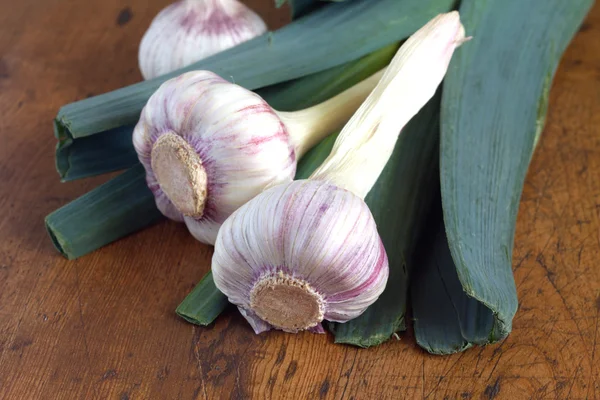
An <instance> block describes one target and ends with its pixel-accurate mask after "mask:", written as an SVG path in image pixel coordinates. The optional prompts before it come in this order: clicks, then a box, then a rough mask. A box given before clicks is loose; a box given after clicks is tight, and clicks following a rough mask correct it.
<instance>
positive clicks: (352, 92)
mask: <svg viewBox="0 0 600 400" xmlns="http://www.w3.org/2000/svg"><path fill="white" fill-rule="evenodd" d="M380 77H381V73H377V74H374V75H373V76H371V77H370V78H368V79H366V80H364V81H363V82H360V83H359V84H357V85H355V86H354V87H352V88H350V89H348V90H346V91H344V92H342V93H340V94H339V95H337V96H335V97H333V98H331V99H329V100H327V101H325V102H323V103H321V104H319V105H316V106H313V107H310V108H307V109H305V110H301V111H296V112H278V111H275V110H274V109H272V108H271V107H270V106H269V105H268V104H267V103H266V102H265V101H264V100H263V99H262V98H261V97H260V96H258V95H257V94H255V93H253V92H251V91H248V90H246V89H244V88H242V87H241V86H238V85H235V84H232V83H229V82H227V81H225V80H224V79H222V78H221V77H219V76H217V75H215V74H214V73H212V72H208V71H194V72H188V73H185V74H183V75H180V76H179V77H177V78H173V79H171V80H169V81H167V82H165V83H164V84H163V85H161V86H160V88H159V89H158V90H157V91H156V92H155V93H154V94H153V95H152V97H151V98H150V99H149V100H148V103H147V104H146V106H145V107H144V109H143V110H142V113H141V116H140V120H139V122H138V124H137V125H136V127H135V129H134V132H133V144H134V147H135V149H136V151H137V153H138V156H139V159H140V161H141V163H142V164H143V165H144V168H145V169H146V180H147V183H148V186H149V188H150V189H151V190H152V192H153V193H154V195H155V198H156V204H157V206H158V208H159V210H160V211H161V212H162V213H163V214H164V215H165V216H167V217H168V218H171V219H173V220H175V221H184V222H185V223H186V225H187V227H188V229H189V230H190V232H191V233H192V235H193V236H194V237H195V238H196V239H198V240H199V241H201V242H204V243H208V244H214V241H215V239H216V236H217V231H218V229H219V227H220V225H221V223H222V222H223V221H225V219H226V218H227V217H228V216H229V215H230V214H231V213H232V212H233V211H235V210H236V209H237V208H238V207H240V206H241V205H242V204H244V203H245V202H247V201H248V200H250V199H251V198H252V197H254V196H256V195H257V194H259V193H260V192H261V191H262V190H263V189H264V188H266V187H267V186H269V185H273V184H278V183H284V182H290V181H291V180H292V179H293V178H294V174H295V172H296V160H297V159H299V158H300V157H301V156H302V155H303V154H304V153H305V152H306V151H307V150H308V149H310V148H311V147H313V146H314V145H315V144H316V143H318V142H319V141H320V140H321V139H323V138H324V137H325V136H327V135H329V134H330V133H332V132H334V131H336V130H339V129H341V128H342V126H343V125H344V123H345V122H346V121H347V120H348V119H349V118H350V117H351V116H352V114H353V113H354V111H355V110H356V109H357V108H358V107H359V106H360V104H361V103H362V101H363V100H364V99H365V98H366V97H367V95H368V94H369V93H370V92H371V90H372V89H373V88H374V87H375V85H376V84H377V82H378V81H379V78H380Z"/></svg>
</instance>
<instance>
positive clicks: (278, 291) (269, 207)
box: [212, 12, 466, 333]
mask: <svg viewBox="0 0 600 400" xmlns="http://www.w3.org/2000/svg"><path fill="white" fill-rule="evenodd" d="M465 40H466V39H465V36H464V29H463V27H462V25H461V23H460V18H459V14H458V12H451V13H448V14H443V15H439V16H437V17H436V18H434V19H433V20H431V21H430V22H429V23H428V24H426V25H425V26H424V27H423V28H421V29H420V30H419V31H417V32H416V33H415V34H414V35H413V36H411V37H410V38H409V39H408V40H407V41H406V42H405V43H404V45H403V46H402V47H401V48H400V49H399V51H398V53H397V54H396V56H395V57H394V59H393V60H392V62H391V63H390V65H389V66H388V68H387V70H386V72H385V74H384V75H383V77H382V78H381V81H380V82H379V84H378V85H377V87H376V88H375V89H374V90H373V92H372V93H371V94H370V95H369V97H368V98H367V100H366V101H365V102H364V104H363V105H362V106H361V107H360V108H359V109H358V111H357V112H356V114H354V116H353V117H352V119H351V120H350V121H349V122H348V124H347V125H346V126H345V127H344V129H343V130H342V132H341V133H340V135H339V137H338V139H337V140H336V142H335V145H334V147H333V149H332V152H331V154H330V156H329V157H328V158H327V159H326V160H325V162H324V163H323V164H322V165H321V166H320V167H319V168H318V169H317V170H316V171H315V172H314V173H313V174H312V175H311V177H310V178H309V179H307V180H301V181H294V182H288V183H284V184H280V185H277V186H273V187H271V188H269V189H267V190H265V191H264V192H263V193H261V194H260V195H258V196H256V197H255V198H253V199H252V200H250V201H249V202H248V203H246V204H245V205H243V206H242V207H240V208H239V209H238V210H237V211H235V212H234V213H233V214H232V215H231V216H230V217H229V218H228V219H227V220H226V221H225V222H224V223H223V225H222V226H221V230H220V231H219V234H218V236H217V241H216V244H215V252H214V255H213V260H212V272H213V277H214V280H215V284H216V285H217V288H218V289H219V290H221V291H222V292H223V293H224V294H225V295H226V296H227V297H228V298H229V301H230V302H231V303H233V304H235V305H237V306H238V308H239V309H240V311H241V313H242V315H244V317H245V318H246V319H247V320H248V322H249V323H250V324H251V325H252V327H253V328H254V330H255V331H256V332H257V333H260V332H262V331H265V330H268V329H271V328H277V329H281V330H284V331H287V332H297V331H300V330H304V329H309V330H313V331H318V332H322V331H323V329H322V326H321V322H322V321H323V320H324V319H325V320H329V321H336V322H345V321H348V320H350V319H353V318H355V317H357V316H359V315H360V314H361V313H363V312H364V310H365V309H366V308H367V307H368V306H369V305H371V304H372V303H373V302H375V300H376V299H377V298H378V297H379V295H380V294H381V293H382V292H383V290H384V288H385V285H386V282H387V278H388V261H387V256H386V253H385V250H384V248H383V244H382V241H381V239H380V238H379V235H378V233H377V227H376V224H375V221H374V219H373V216H372V214H371V212H370V211H369V208H368V206H367V205H366V203H365V202H364V200H363V199H364V197H365V196H366V195H367V193H368V192H369V190H370V189H371V187H372V186H373V185H374V184H375V181H376V180H377V178H378V177H379V174H380V173H381V171H382V170H383V168H384V166H385V164H386V162H387V160H388V159H389V157H390V155H391V152H392V150H393V148H394V145H395V143H396V141H397V139H398V135H399V133H400V131H401V129H402V127H403V126H404V125H405V124H406V123H407V122H408V121H409V120H410V119H411V118H412V117H413V116H414V115H415V114H416V113H417V112H418V111H419V109H420V108H421V107H422V106H424V105H425V103H426V102H427V101H428V100H429V99H430V98H431V97H432V96H433V95H434V93H435V91H436V88H437V87H438V85H439V84H440V82H441V81H442V79H443V76H444V75H445V73H446V70H447V67H448V63H449V62H450V58H451V56H452V53H453V51H454V49H455V48H456V47H458V46H459V45H460V44H461V43H462V42H463V41H465Z"/></svg>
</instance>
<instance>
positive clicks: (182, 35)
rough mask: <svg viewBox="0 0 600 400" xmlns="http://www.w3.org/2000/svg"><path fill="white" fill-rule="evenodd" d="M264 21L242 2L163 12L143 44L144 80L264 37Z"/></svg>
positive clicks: (191, 2) (214, 1) (181, 5)
mask: <svg viewBox="0 0 600 400" xmlns="http://www.w3.org/2000/svg"><path fill="white" fill-rule="evenodd" d="M266 31H267V26H266V25H265V23H264V21H263V20H262V19H261V18H260V17H259V16H258V14H256V13H255V12H254V11H252V10H251V9H250V8H248V7H247V6H245V5H244V4H242V3H240V2H239V1H238V0H181V1H178V2H176V3H173V4H171V5H170V6H168V7H166V8H165V9H163V10H162V11H161V12H160V13H159V14H158V15H157V16H156V17H155V18H154V20H153V21H152V23H151V24H150V27H149V28H148V30H147V31H146V33H145V34H144V37H143V38H142V42H141V43H140V48H139V53H138V60H139V65H140V70H141V72H142V76H143V77H144V79H152V78H155V77H157V76H160V75H164V74H167V73H169V72H172V71H175V70H177V69H179V68H183V67H186V66H188V65H190V64H192V63H194V62H196V61H200V60H202V59H203V58H207V57H209V56H212V55H213V54H216V53H219V52H221V51H223V50H227V49H229V48H230V47H233V46H236V45H238V44H240V43H242V42H245V41H247V40H250V39H252V38H255V37H257V36H260V35H262V34H263V33H265V32H266Z"/></svg>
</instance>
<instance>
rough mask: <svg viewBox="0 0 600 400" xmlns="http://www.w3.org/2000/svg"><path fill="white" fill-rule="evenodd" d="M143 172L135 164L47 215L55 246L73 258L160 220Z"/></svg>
mask: <svg viewBox="0 0 600 400" xmlns="http://www.w3.org/2000/svg"><path fill="white" fill-rule="evenodd" d="M145 174H146V172H145V171H144V168H143V167H142V165H141V164H139V165H137V166H136V167H133V168H131V169H130V170H128V171H127V172H125V173H123V174H121V175H119V176H118V177H116V178H114V179H111V180H110V181H108V182H106V183H105V184H103V185H101V186H99V187H97V188H96V189H94V190H92V191H91V192H89V193H86V194H85V195H83V196H81V197H79V198H78V199H76V200H74V201H72V202H71V203H69V204H67V205H66V206H64V207H61V208H59V209H58V210H56V211H54V212H53V213H51V214H50V215H48V216H47V217H46V219H45V223H46V229H47V231H48V234H49V235H50V238H51V239H52V243H53V244H54V246H55V247H56V249H57V250H58V251H59V252H60V253H61V254H62V255H64V256H65V257H67V258H68V259H74V258H77V257H80V256H82V255H85V254H87V253H89V252H91V251H94V250H96V249H98V248H100V247H102V246H104V245H106V244H108V243H111V242H113V241H115V240H117V239H119V238H122V237H124V236H127V235H129V234H131V233H133V232H135V231H138V230H140V229H143V228H145V227H147V226H149V225H152V224H154V223H156V222H158V221H160V220H161V219H162V218H163V216H162V214H161V213H160V212H159V211H158V209H157V208H156V205H155V204H154V196H153V195H152V192H151V191H150V189H148V187H147V186H146V178H145Z"/></svg>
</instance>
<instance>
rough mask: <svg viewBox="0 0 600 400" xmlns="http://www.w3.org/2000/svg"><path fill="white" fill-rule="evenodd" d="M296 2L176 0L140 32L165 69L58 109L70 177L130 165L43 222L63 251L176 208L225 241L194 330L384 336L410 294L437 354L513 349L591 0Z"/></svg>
mask: <svg viewBox="0 0 600 400" xmlns="http://www.w3.org/2000/svg"><path fill="white" fill-rule="evenodd" d="M289 1H290V3H291V4H290V6H291V10H292V15H293V18H294V20H293V22H292V23H290V24H289V25H287V26H285V27H284V28H282V29H280V30H278V31H275V32H268V33H265V31H266V25H265V24H264V22H263V21H262V20H261V19H260V17H259V16H258V15H257V14H255V13H254V12H253V11H252V10H250V9H248V8H247V7H246V6H244V5H243V4H241V3H239V2H238V1H237V0H183V1H179V2H177V3H175V4H173V5H171V6H169V7H167V8H166V9H164V10H163V11H161V13H160V14H159V15H158V16H157V17H156V18H155V20H154V21H153V22H152V24H151V26H150V27H149V29H148V31H147V33H146V34H145V35H144V38H143V39H142V42H141V44H140V51H139V64H140V70H141V71H142V74H143V76H144V77H145V78H146V79H148V80H146V81H144V82H141V83H138V84H135V85H132V86H128V87H125V88H122V89H119V90H116V91H114V92H110V93H106V94H103V95H100V96H95V97H91V98H88V99H85V100H81V101H78V102H76V103H72V104H67V105H65V106H63V107H62V108H61V109H60V111H59V113H58V115H57V117H56V119H55V122H54V127H55V133H56V137H57V139H58V144H57V149H56V165H57V169H58V172H59V174H60V177H61V179H62V180H63V181H68V180H73V179H80V178H85V177H89V176H93V175H98V174H102V173H106V172H110V171H115V170H121V169H125V168H128V169H127V170H126V171H125V172H123V173H122V174H121V175H119V176H117V177H116V178H113V179H112V180H110V181H108V182H107V183H105V184H103V185H101V186H99V187H97V188H96V189H94V190H92V191H91V192H89V193H87V194H85V195H84V196H82V197H80V198H78V199H76V200H74V201H73V202H71V203H69V204H67V205H65V206H63V207H62V208H60V209H58V210H56V211H54V212H53V213H51V214H50V215H48V216H47V217H46V227H47V230H48V232H49V234H50V237H51V238H52V241H53V243H54V245H55V246H56V248H57V249H58V251H59V252H60V253H61V254H63V255H64V256H65V257H67V258H69V259H74V258H77V257H81V256H84V255H85V254H88V253H90V252H92V251H94V250H96V249H98V248H100V247H102V246H104V245H106V244H108V243H110V242H113V241H115V240H118V239H119V238H121V237H123V236H125V235H128V234H131V233H133V232H135V231H138V230H140V229H143V228H145V227H148V226H150V225H152V224H154V223H157V222H158V221H160V220H162V219H163V218H164V217H167V218H169V219H172V220H175V221H180V222H184V223H185V225H186V226H187V228H188V230H189V231H190V233H191V235H192V236H193V237H194V238H196V239H197V240H198V241H200V242H202V243H205V244H209V245H214V246H215V251H214V255H213V259H212V268H211V269H212V270H211V272H209V273H208V274H207V275H206V276H205V277H204V278H203V279H202V281H201V282H200V283H199V284H198V285H197V286H196V288H194V290H193V291H192V292H191V293H190V294H188V295H187V297H186V298H185V299H184V300H183V302H182V303H181V304H180V305H179V307H178V308H177V310H176V312H177V314H178V315H179V316H181V317H182V318H184V319H185V320H187V321H189V322H191V323H194V324H199V325H208V324H210V323H212V322H213V321H214V320H215V319H216V318H217V317H218V315H219V314H220V313H221V312H222V311H223V310H224V309H225V308H226V307H227V304H229V303H232V304H234V305H236V306H237V307H238V310H239V312H240V313H241V314H242V315H243V316H244V317H245V318H246V320H247V321H248V323H249V324H250V326H251V327H252V328H253V329H254V331H255V332H256V333H261V332H264V331H268V330H270V329H280V330H284V331H286V332H293V333H294V332H298V331H302V330H309V331H311V332H315V333H324V332H325V330H326V329H328V330H329V331H331V332H332V333H333V334H334V335H335V341H336V343H347V344H352V345H356V346H361V347H369V346H374V345H378V344H380V343H383V342H385V341H386V340H388V339H390V338H391V337H392V336H393V335H394V334H396V332H398V331H402V330H405V329H406V322H407V309H408V307H409V306H410V308H411V312H412V317H413V318H414V329H415V335H416V340H417V343H418V344H419V345H420V346H421V347H423V348H424V349H426V350H427V351H429V352H431V353H435V354H448V353H453V352H456V351H462V350H464V349H466V348H468V347H470V346H472V345H475V344H476V345H485V344H489V343H494V342H497V341H499V340H502V339H503V338H505V337H506V336H507V335H508V334H509V333H510V331H511V325H512V319H513V317H514V315H515V313H516V311H517V304H518V303H517V294H516V288H515V284H514V279H513V276H512V269H511V261H512V247H513V241H514V231H515V224H516V215H517V209H518V204H519V198H520V195H521V191H522V188H523V183H524V179H525V174H526V171H527V167H528V165H529V161H530V159H531V157H532V154H533V151H534V149H535V145H536V143H537V141H538V139H539V136H540V134H541V132H542V130H543V125H544V116H545V112H546V105H547V97H548V92H549V88H550V84H551V82H552V77H553V75H554V72H555V70H556V67H557V65H558V62H559V60H560V57H561V55H562V53H563V52H564V50H565V48H566V47H567V45H568V43H569V41H570V40H571V38H572V37H573V35H574V34H575V32H576V30H577V28H578V26H579V25H580V24H581V22H582V20H583V18H584V17H585V15H586V13H587V11H588V10H589V8H590V7H591V4H592V0H572V1H570V2H564V1H562V0H532V1H529V2H523V1H521V0H504V1H502V2H499V1H493V0H462V1H460V2H458V3H457V2H455V1H452V0H346V1H342V2H332V3H327V2H321V1H316V0H295V1H291V0H289ZM324 37H326V39H324ZM446 72H447V74H446ZM442 80H443V83H442V84H441V85H440V83H441V82H442ZM338 132H339V133H338ZM190 256H193V255H190ZM182 295H183V294H182ZM409 299H410V302H409Z"/></svg>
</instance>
